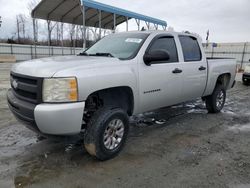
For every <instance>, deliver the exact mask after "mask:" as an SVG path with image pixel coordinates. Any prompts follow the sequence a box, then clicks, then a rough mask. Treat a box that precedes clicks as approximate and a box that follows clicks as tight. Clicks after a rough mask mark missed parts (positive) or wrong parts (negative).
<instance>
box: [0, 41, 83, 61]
mask: <svg viewBox="0 0 250 188" xmlns="http://www.w3.org/2000/svg"><path fill="white" fill-rule="evenodd" d="M82 51H83V49H82V48H73V47H72V48H71V47H58V46H50V47H49V46H35V45H19V44H0V55H13V56H15V57H16V60H17V61H25V60H30V59H36V58H42V57H49V56H63V55H75V54H79V53H80V52H82Z"/></svg>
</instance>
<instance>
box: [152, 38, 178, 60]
mask: <svg viewBox="0 0 250 188" xmlns="http://www.w3.org/2000/svg"><path fill="white" fill-rule="evenodd" d="M154 50H166V51H168V53H169V56H170V59H169V60H168V61H164V62H159V63H173V62H178V53H177V48H176V45H175V40H174V38H173V37H161V38H158V39H156V40H155V41H154V42H153V44H152V45H151V47H150V49H149V51H148V52H149V53H150V52H151V51H154Z"/></svg>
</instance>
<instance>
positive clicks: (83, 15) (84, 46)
mask: <svg viewBox="0 0 250 188" xmlns="http://www.w3.org/2000/svg"><path fill="white" fill-rule="evenodd" d="M85 18H86V15H85V7H84V5H82V22H83V23H82V25H83V49H85V48H86V41H87V40H86V20H85Z"/></svg>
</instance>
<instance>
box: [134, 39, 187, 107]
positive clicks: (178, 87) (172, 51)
mask: <svg viewBox="0 0 250 188" xmlns="http://www.w3.org/2000/svg"><path fill="white" fill-rule="evenodd" d="M159 49H160V50H166V51H168V52H169V55H170V59H169V60H168V61H161V62H152V63H151V65H150V66H147V65H146V64H145V63H144V61H143V58H142V59H141V60H140V62H139V88H140V90H139V91H140V95H139V96H140V97H139V98H140V104H141V106H140V110H141V111H142V112H144V111H149V110H153V109H157V108H160V107H164V106H169V105H173V104H176V103H179V102H180V101H181V100H182V99H181V91H182V86H183V85H182V83H183V82H182V71H181V67H180V63H179V58H178V52H177V48H176V42H175V39H174V37H173V36H169V35H159V36H157V37H156V38H155V39H153V41H152V42H151V44H150V45H149V47H148V49H147V52H150V51H151V50H159Z"/></svg>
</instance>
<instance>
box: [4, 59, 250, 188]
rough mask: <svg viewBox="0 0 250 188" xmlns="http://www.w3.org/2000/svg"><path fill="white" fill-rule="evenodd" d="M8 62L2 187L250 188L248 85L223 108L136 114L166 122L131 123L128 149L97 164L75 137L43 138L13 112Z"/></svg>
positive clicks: (187, 107) (198, 105)
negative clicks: (9, 101) (219, 110)
mask: <svg viewBox="0 0 250 188" xmlns="http://www.w3.org/2000/svg"><path fill="white" fill-rule="evenodd" d="M10 65H11V64H0V187H1V188H2V187H3V188H4V187H67V188H68V187H88V188H89V187H192V188H195V187H213V188H214V187H238V188H245V187H250V87H246V86H243V85H242V84H241V82H238V83H237V84H236V86H235V88H234V89H232V90H230V91H229V92H228V100H227V103H226V106H225V108H224V110H223V112H222V113H220V114H216V115H214V114H207V111H206V110H205V108H204V106H203V104H202V103H201V101H200V100H198V101H194V102H190V103H186V104H181V105H177V106H173V107H171V108H165V109H161V110H158V111H155V112H150V113H146V114H145V115H144V116H142V115H141V116H139V117H136V118H134V119H141V120H143V119H145V118H146V117H153V118H156V119H165V120H166V123H165V124H163V125H159V124H155V123H147V124H145V123H143V122H141V123H137V124H135V123H131V132H130V136H129V139H128V143H127V145H126V147H125V149H124V150H123V152H122V153H121V154H120V155H119V156H118V157H117V158H115V159H113V160H110V161H106V162H98V161H96V160H95V159H93V158H91V157H90V156H89V155H88V154H87V153H86V152H85V151H84V150H83V146H82V145H81V140H79V138H78V137H74V138H73V137H72V138H50V139H43V140H42V139H40V138H39V137H38V136H37V135H36V134H35V133H33V132H31V131H30V130H28V129H26V128H25V127H24V126H22V125H21V124H20V123H18V122H17V121H16V120H15V119H14V118H13V116H12V115H11V113H10V112H9V110H8V107H7V104H6V100H5V94H6V91H7V88H8V87H9V81H8V74H9V68H10ZM239 79H240V77H239ZM147 119H148V118H147Z"/></svg>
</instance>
